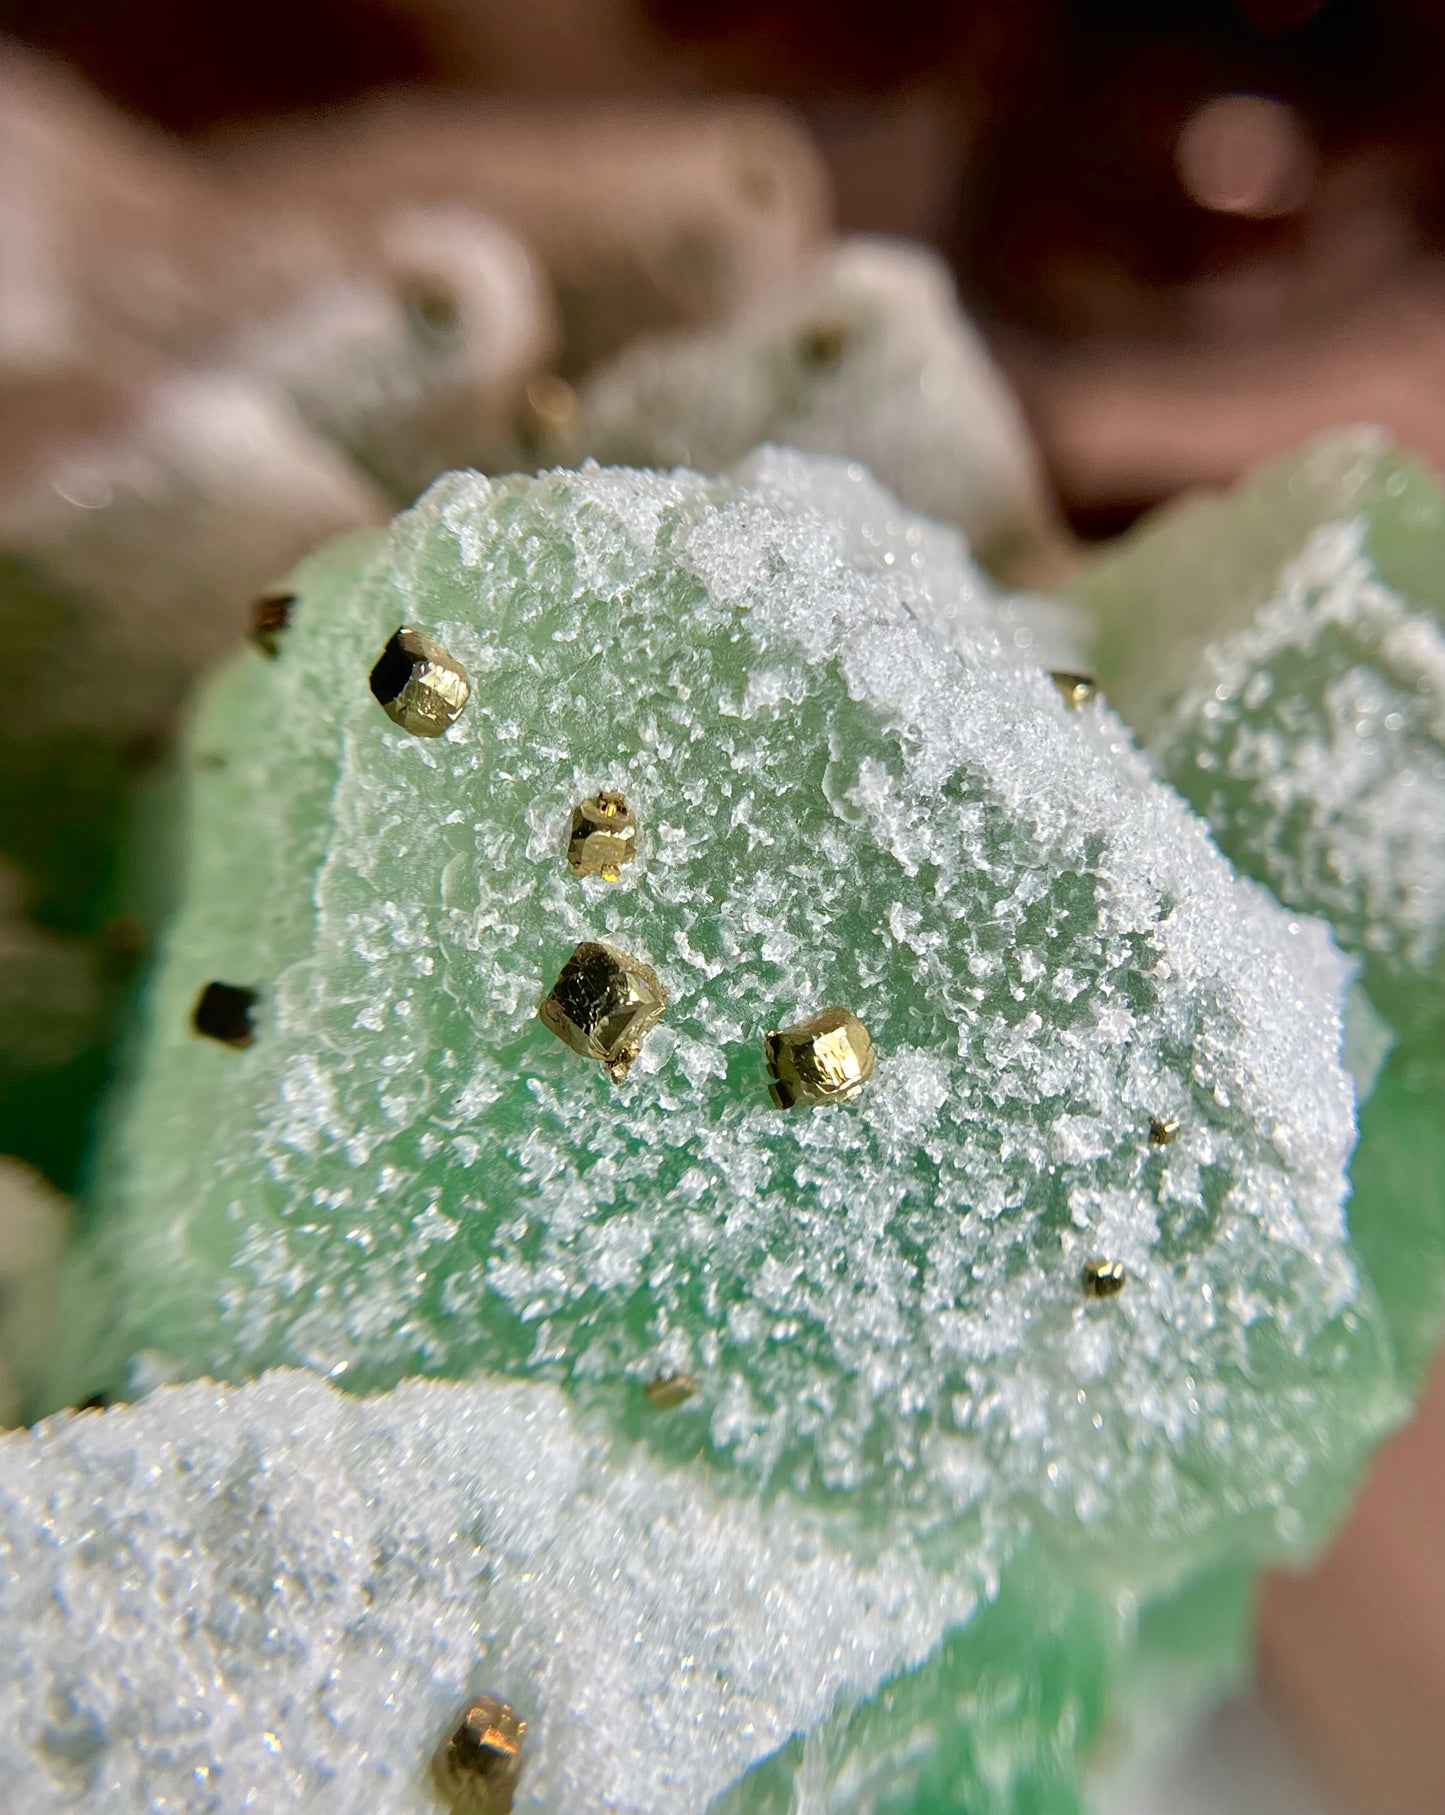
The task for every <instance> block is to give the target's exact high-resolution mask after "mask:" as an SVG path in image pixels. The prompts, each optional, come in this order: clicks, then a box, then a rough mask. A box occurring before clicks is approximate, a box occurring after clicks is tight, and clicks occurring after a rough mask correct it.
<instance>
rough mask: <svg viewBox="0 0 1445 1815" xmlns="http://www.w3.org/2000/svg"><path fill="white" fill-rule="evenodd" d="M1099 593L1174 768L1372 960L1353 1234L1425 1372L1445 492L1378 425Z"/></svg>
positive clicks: (1287, 469) (1434, 1244) (1095, 591)
mask: <svg viewBox="0 0 1445 1815" xmlns="http://www.w3.org/2000/svg"><path fill="white" fill-rule="evenodd" d="M1077 590H1078V592H1079V595H1080V598H1081V599H1082V601H1083V602H1084V603H1085V604H1086V605H1087V606H1088V607H1089V608H1090V610H1091V612H1092V614H1093V617H1094V623H1095V645H1096V648H1095V653H1096V656H1097V661H1098V669H1099V673H1100V675H1101V677H1102V679H1103V681H1104V684H1105V687H1106V689H1107V691H1108V693H1109V696H1110V698H1111V699H1112V700H1113V701H1114V702H1115V704H1117V705H1118V706H1119V708H1120V710H1121V711H1123V712H1124V713H1125V714H1126V716H1128V717H1129V719H1130V722H1131V723H1132V724H1134V726H1135V727H1136V729H1138V731H1139V732H1140V733H1141V736H1142V738H1143V741H1144V743H1145V745H1146V748H1147V750H1148V753H1149V755H1150V757H1151V758H1152V759H1153V761H1154V763H1155V764H1156V766H1157V767H1158V769H1159V771H1160V772H1161V773H1162V774H1163V775H1164V776H1165V778H1166V779H1167V780H1169V781H1171V782H1172V783H1173V784H1174V785H1175V786H1176V787H1177V788H1179V790H1180V791H1181V793H1183V794H1185V795H1186V796H1187V797H1188V798H1189V799H1190V800H1191V801H1193V803H1194V804H1195V805H1196V806H1197V807H1198V808H1199V810H1200V812H1202V813H1203V814H1204V815H1205V817H1206V818H1207V819H1208V820H1209V823H1210V826H1211V829H1212V830H1213V832H1214V834H1215V836H1216V837H1217V838H1218V840H1219V843H1220V844H1221V846H1222V847H1223V849H1224V851H1225V852H1226V854H1227V855H1228V856H1230V857H1231V858H1232V859H1233V860H1234V861H1235V862H1236V863H1237V864H1238V865H1239V867H1240V868H1241V869H1242V870H1244V871H1245V872H1246V873H1247V874H1249V875H1252V876H1255V877H1257V878H1258V879H1259V880H1260V881H1262V882H1264V883H1267V884H1268V885H1269V887H1270V888H1271V889H1272V890H1273V891H1274V892H1275V894H1276V895H1277V896H1278V897H1279V898H1280V899H1281V900H1282V901H1283V902H1285V903H1286V904H1287V905H1288V906H1290V907H1292V908H1295V909H1297V910H1299V911H1302V912H1306V913H1311V914H1317V915H1320V916H1322V917H1324V918H1325V919H1327V920H1328V921H1329V922H1330V924H1331V926H1332V928H1333V930H1334V933H1335V936H1336V938H1337V939H1338V941H1339V943H1340V945H1341V946H1342V947H1343V948H1344V950H1345V951H1346V952H1347V953H1349V954H1351V956H1352V957H1353V958H1354V960H1355V961H1356V962H1357V964H1358V965H1359V967H1360V987H1358V988H1357V989H1356V990H1355V991H1353V992H1352V1006H1351V1010H1350V1039H1349V1043H1348V1048H1347V1053H1348V1056H1349V1058H1350V1063H1351V1066H1352V1069H1353V1070H1354V1072H1355V1075H1356V1077H1357V1078H1358V1079H1359V1083H1360V1089H1361V1093H1362V1095H1363V1096H1365V1097H1367V1098H1368V1100H1367V1101H1366V1102H1365V1103H1364V1105H1363V1108H1362V1111H1361V1124H1360V1126H1361V1134H1360V1142H1359V1146H1358V1148H1357V1151H1356V1154H1355V1156H1354V1159H1353V1162H1352V1164H1351V1183H1352V1197H1351V1202H1350V1211H1349V1215H1350V1225H1351V1231H1352V1235H1353V1238H1354V1241H1355V1244H1356V1246H1357V1248H1358V1250H1359V1251H1360V1252H1361V1254H1362V1255H1363V1256H1364V1258H1365V1261H1366V1264H1367V1267H1368V1270H1369V1273H1370V1276H1371V1279H1372V1282H1373V1284H1374V1286H1375V1288H1376V1289H1377V1290H1378V1292H1379V1294H1380V1296H1381V1299H1382V1301H1383V1304H1384V1306H1385V1309H1386V1312H1387V1314H1388V1318H1389V1323H1390V1328H1391V1332H1392V1335H1393V1338H1394V1341H1395V1344H1396V1349H1397V1354H1398V1358H1399V1361H1400V1364H1401V1367H1402V1369H1403V1371H1404V1373H1405V1374H1406V1375H1407V1376H1409V1377H1417V1376H1418V1375H1419V1373H1420V1372H1421V1371H1422V1369H1423V1366H1424V1364H1425V1361H1426V1359H1427V1358H1428V1355H1429V1353H1430V1351H1431V1349H1432V1347H1433V1345H1434V1342H1435V1341H1436V1339H1437V1338H1438V1335H1439V1332H1440V1329H1441V1326H1442V1323H1445V1302H1442V1294H1441V1289H1440V1283H1439V1280H1440V1272H1439V1262H1440V1256H1441V1254H1442V1251H1445V1194H1442V1187H1441V1183H1440V1171H1439V1167H1438V1165H1437V1164H1436V1155H1437V1153H1438V1150H1439V1144H1440V1142H1439V1132H1438V1131H1439V1127H1440V1121H1441V1113H1442V1109H1445V1068H1442V1064H1441V1050H1442V1048H1441V1041H1442V1036H1445V495H1442V492H1441V489H1440V487H1439V484H1438V482H1437V481H1436V479H1435V478H1434V477H1433V476H1432V475H1431V474H1430V473H1429V472H1427V471H1426V470H1425V469H1424V468H1423V467H1422V466H1421V465H1420V464H1419V463H1418V462H1416V461H1414V460H1412V459H1411V458H1409V457H1408V456H1406V455H1404V454H1402V453H1400V452H1399V451H1398V450H1396V449H1394V448H1392V447H1391V446H1390V444H1389V443H1388V441H1386V439H1385V438H1384V437H1383V436H1381V435H1380V434H1378V433H1377V432H1375V431H1371V430H1356V431H1352V432H1350V433H1347V434H1341V435H1334V436H1327V437H1325V438H1323V439H1322V440H1320V441H1318V442H1315V443H1313V444H1311V445H1310V446H1308V447H1306V448H1305V449H1303V450H1301V451H1300V452H1298V453H1296V454H1293V455H1291V456H1289V457H1288V458H1287V459H1284V460H1282V461H1280V462H1278V463H1277V464H1276V465H1274V466H1272V467H1269V468H1266V469H1265V470H1264V471H1263V472H1261V473H1260V474H1258V475H1256V476H1255V477H1253V478H1252V479H1251V480H1249V481H1248V482H1247V483H1246V484H1244V485H1243V486H1241V487H1240V488H1239V489H1238V490H1237V491H1235V492H1233V493H1231V494H1229V495H1227V496H1225V497H1223V498H1219V499H1211V500H1206V501H1202V502H1197V503H1193V504H1189V505H1185V506H1180V507H1177V508H1176V509H1174V510H1171V511H1169V512H1166V513H1163V514H1161V516H1160V517H1159V518H1157V519H1155V520H1154V521H1152V522H1151V523H1149V524H1146V525H1145V526H1144V527H1143V528H1142V529H1141V530H1140V531H1139V532H1137V533H1136V534H1135V535H1134V536H1132V537H1130V538H1129V540H1128V541H1127V542H1125V543H1124V544H1123V546H1122V547H1121V548H1120V549H1118V550H1116V551H1114V552H1112V553H1111V554H1110V555H1109V556H1107V557H1106V558H1105V559H1104V560H1102V561H1100V562H1098V563H1096V564H1095V566H1094V567H1093V568H1091V569H1090V570H1088V571H1087V572H1086V573H1085V574H1084V575H1083V577H1082V578H1081V580H1080V582H1079V583H1078V588H1077ZM1392 1049H1393V1050H1392Z"/></svg>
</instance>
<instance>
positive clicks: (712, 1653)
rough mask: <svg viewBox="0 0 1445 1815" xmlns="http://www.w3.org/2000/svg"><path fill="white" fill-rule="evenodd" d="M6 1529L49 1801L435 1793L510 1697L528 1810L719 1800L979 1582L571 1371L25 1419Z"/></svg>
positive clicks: (28, 1717)
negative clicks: (753, 1491) (477, 1719)
mask: <svg viewBox="0 0 1445 1815" xmlns="http://www.w3.org/2000/svg"><path fill="white" fill-rule="evenodd" d="M0 1547H3V1550H4V1553H5V1556H6V1568H5V1571H4V1572H3V1576H0V1622H3V1625H4V1629H5V1631H6V1633H7V1635H8V1638H7V1644H6V1646H5V1652H4V1657H3V1659H0V1712H3V1718H0V1802H3V1804H4V1806H5V1807H6V1808H8V1809H15V1810H19V1809H22V1808H23V1809H24V1810H26V1811H27V1815H48V1812H52V1811H59V1810H71V1809H79V1808H84V1809H114V1810H127V1809H134V1810H139V1809H160V1808H165V1809H176V1810H185V1811H200V1810H205V1811H207V1815H243V1811H247V1810H253V1809H258V1808H264V1809H265V1810H267V1811H268V1815H284V1812H286V1811H293V1810H294V1811H297V1812H298V1815H299V1812H301V1811H304V1812H305V1815H355V1812H356V1811H358V1810H361V1809H365V1810H367V1811H369V1812H370V1815H435V1811H436V1809H437V1807H438V1803H437V1798H436V1792H435V1790H434V1789H433V1787H432V1783H431V1778H430V1766H431V1761H432V1758H433V1756H434V1754H435V1752H436V1749H437V1747H438V1745H439V1743H440V1742H441V1741H442V1739H443V1738H444V1737H445V1735H446V1734H447V1732H448V1731H449V1730H450V1728H451V1726H452V1725H453V1724H454V1723H455V1720H456V1716H457V1711H458V1709H459V1708H461V1707H463V1706H464V1705H465V1704H466V1702H467V1701H468V1699H469V1698H471V1697H473V1696H475V1695H476V1694H477V1693H478V1692H479V1691H482V1690H486V1691H488V1692H490V1693H494V1694H500V1695H503V1696H504V1697H505V1698H506V1700H507V1701H509V1702H510V1703H511V1704H512V1706H513V1707H514V1708H515V1709H516V1711H517V1713H518V1715H519V1716H521V1717H522V1718H523V1719H525V1720H526V1722H527V1737H526V1746H525V1763H524V1766H523V1770H522V1774H521V1778H520V1782H519V1785H518V1790H517V1795H516V1800H515V1804H514V1806H515V1807H516V1809H517V1810H519V1811H522V1810H543V1811H549V1812H551V1815H579V1812H580V1811H583V1810H596V1809H603V1808H606V1809H616V1810H618V1811H626V1812H630V1815H641V1812H642V1811H647V1812H649V1815H668V1812H674V1811H675V1812H676V1815H700V1811H702V1810H704V1809H705V1808H706V1807H707V1806H708V1804H709V1803H710V1802H711V1800H712V1799H713V1798H714V1797H715V1796H716V1795H717V1794H719V1793H720V1792H721V1791H723V1790H724V1789H726V1787H727V1786H728V1785H729V1784H730V1783H733V1782H734V1781H735V1780H737V1779H739V1778H741V1777H742V1776H743V1774H744V1773H745V1772H747V1771H748V1770H749V1768H750V1767H752V1766H754V1765H756V1764H759V1763H761V1762H762V1761H763V1760H765V1759H766V1758H767V1757H768V1755H769V1754H770V1753H772V1752H774V1751H775V1750H776V1749H777V1748H779V1747H780V1746H783V1745H784V1744H785V1742H787V1741H788V1740H789V1739H790V1737H791V1736H792V1734H793V1733H794V1732H796V1731H799V1730H803V1729H809V1728H812V1727H813V1726H815V1725H816V1724H818V1723H819V1722H820V1721H821V1720H822V1718H823V1716H824V1715H825V1714H826V1713H827V1712H828V1710H829V1708H830V1707H831V1706H832V1704H833V1703H834V1701H835V1700H836V1699H837V1698H838V1697H839V1696H840V1695H841V1696H844V1697H845V1699H846V1698H847V1697H854V1698H856V1697H857V1696H859V1695H867V1694H869V1693H871V1691H872V1690H873V1689H874V1688H876V1687H877V1685H878V1684H879V1683H880V1682H882V1681H883V1680H884V1679H885V1678H886V1677H887V1676H889V1675H890V1674H891V1673H893V1672H895V1671H897V1670H899V1669H900V1668H905V1667H907V1666H910V1665H915V1664H917V1663H919V1662H920V1661H921V1659H922V1658H923V1657H924V1656H925V1655H926V1654H927V1653H928V1652H929V1651H930V1650H931V1649H932V1647H933V1646H934V1645H935V1644H936V1642H937V1640H938V1639H939V1637H940V1635H941V1634H942V1632H943V1630H944V1629H945V1627H946V1626H947V1624H948V1623H949V1621H950V1620H951V1619H958V1618H960V1617H962V1616H964V1615H966V1614H967V1613H968V1612H969V1611H970V1609H971V1607H972V1602H973V1596H972V1592H971V1590H970V1589H969V1588H968V1587H967V1586H966V1584H963V1583H962V1582H960V1581H958V1580H954V1581H953V1582H952V1583H950V1582H948V1581H940V1580H939V1579H938V1578H937V1577H936V1576H935V1575H934V1574H932V1573H930V1572H929V1571H928V1570H926V1569H925V1568H924V1567H923V1566H922V1564H921V1562H920V1560H919V1558H918V1557H917V1556H916V1555H909V1554H907V1553H905V1552H902V1551H898V1552H895V1553H893V1554H891V1555H890V1556H888V1557H887V1558H885V1559H883V1560H881V1561H878V1562H868V1561H856V1560H853V1559H851V1558H850V1557H849V1556H847V1555H846V1554H844V1553H841V1552H840V1551H839V1550H838V1548H837V1547H836V1545H835V1544H834V1543H833V1541H832V1534H831V1533H830V1530H829V1526H828V1523H827V1521H826V1519H820V1518H819V1517H818V1516H816V1515H815V1514H813V1513H810V1512H809V1511H808V1510H807V1509H805V1508H800V1507H798V1506H796V1505H794V1504H792V1503H790V1502H788V1501H787V1500H786V1499H784V1500H782V1501H780V1502H778V1503H777V1504H775V1505H773V1506H772V1507H770V1508H767V1509H762V1508H759V1507H757V1506H755V1505H746V1504H740V1503H739V1502H737V1501H736V1500H730V1499H727V1498H725V1497H724V1496H722V1495H720V1494H718V1493H717V1492H715V1491H713V1490H711V1489H709V1488H708V1487H706V1486H705V1485H704V1484H703V1483H701V1482H700V1481H699V1480H698V1478H697V1476H696V1474H695V1473H694V1472H692V1471H680V1470H676V1469H671V1468H665V1467H661V1466H659V1465H658V1464H657V1463H656V1461H654V1460H653V1459H651V1458H650V1457H649V1456H648V1455H647V1454H646V1452H644V1451H640V1450H633V1451H631V1452H630V1453H622V1454H619V1453H617V1451H616V1448H615V1445H614V1444H613V1443H612V1441H611V1439H610V1437H609V1436H608V1434H607V1433H606V1432H605V1431H599V1430H597V1429H589V1428H588V1427H587V1426H586V1425H584V1424H583V1423H580V1422H579V1421H578V1419H577V1418H576V1416H575V1414H574V1413H573V1412H572V1411H571V1410H570V1409H569V1407H568V1405H567V1402H566V1400H565V1398H564V1396H563V1395H562V1394H561V1393H560V1392H559V1391H558V1389H557V1388H556V1387H553V1386H550V1385H547V1384H545V1383H530V1384H529V1383H522V1382H497V1381H486V1382H475V1383H466V1384H452V1383H440V1382H407V1383H404V1384H403V1385H401V1386H399V1387H397V1388H396V1389H395V1390H394V1391H393V1392H391V1393H389V1394H384V1395H381V1396H379V1397H377V1398H374V1399H370V1400H365V1401H357V1400H354V1399H351V1398H349V1397H347V1396H346V1395H344V1394H342V1393H339V1392H337V1391H335V1390H334V1389H332V1388H330V1387H328V1386H327V1385H326V1384H325V1383H324V1382H322V1381H320V1380H318V1379H316V1378H315V1377H314V1376H312V1375H309V1374H304V1373H294V1372H293V1373H278V1374H273V1375H270V1376H268V1377H267V1378H266V1379H264V1380H262V1381H260V1382H257V1383H255V1384H253V1385H251V1386H249V1387H246V1388H242V1389H238V1390H233V1391H227V1390H222V1389H218V1388H216V1387H214V1386H212V1385H211V1384H209V1383H208V1382H198V1383H196V1384H193V1385H190V1386H186V1387H179V1388H173V1389H164V1390H162V1391H160V1392H158V1393H156V1394H154V1395H152V1396H151V1398H150V1399H148V1400H147V1401H146V1402H145V1403H143V1404H141V1405H138V1406H133V1407H125V1408H118V1409H116V1410H113V1411H110V1412H106V1413H104V1414H99V1413H93V1412H91V1413H82V1414H80V1415H78V1416H72V1417H64V1418H61V1419H58V1420H56V1421H54V1423H52V1424H51V1425H50V1426H48V1427H45V1428H43V1429H42V1430H41V1431H39V1432H37V1433H30V1432H17V1433H14V1434H12V1435H10V1436H7V1437H5V1438H3V1439H0ZM1028 1738H1029V1743H1030V1745H1032V1743H1033V1735H1032V1734H1030V1735H1029V1736H1028ZM1064 1744H1065V1746H1067V1741H1066V1740H1065V1741H1064ZM774 1774H775V1776H776V1775H777V1774H778V1767H775V1770H774Z"/></svg>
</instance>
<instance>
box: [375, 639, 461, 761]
mask: <svg viewBox="0 0 1445 1815" xmlns="http://www.w3.org/2000/svg"><path fill="white" fill-rule="evenodd" d="M371 691H372V693H373V694H374V695H375V696H376V699H377V701H378V703H379V704H380V706H381V708H382V710H383V711H384V712H385V713H386V716H387V717H388V718H389V719H390V720H391V721H392V723H393V724H396V725H400V726H401V728H402V730H403V731H410V732H411V734H412V735H413V737H441V736H442V734H443V733H444V732H447V731H450V729H451V728H452V726H453V725H454V724H455V723H456V722H457V720H458V719H459V718H460V717H461V715H462V713H463V711H464V710H465V708H466V704H467V700H468V699H469V698H470V697H471V683H470V681H469V680H468V678H467V671H466V669H465V668H463V667H462V665H461V663H460V662H458V661H457V660H456V659H455V657H453V656H451V655H448V653H447V651H446V650H445V649H443V648H442V646H441V644H440V643H438V642H437V641H436V640H435V639H434V638H432V637H429V636H423V635H422V633H421V632H420V631H419V630H409V629H408V628H407V626H406V625H405V624H403V625H402V626H401V627H400V628H399V629H398V630H396V631H394V632H393V633H392V636H391V640H390V641H389V642H388V643H387V645H386V648H385V649H383V650H382V652H381V655H380V657H379V658H378V659H377V663H376V666H375V667H374V668H373V669H372V671H371Z"/></svg>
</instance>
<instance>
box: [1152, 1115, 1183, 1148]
mask: <svg viewBox="0 0 1445 1815" xmlns="http://www.w3.org/2000/svg"><path fill="white" fill-rule="evenodd" d="M1181 1129H1182V1124H1181V1123H1179V1122H1177V1121H1176V1120H1175V1119H1174V1117H1173V1116H1159V1115H1151V1116H1150V1118H1149V1145H1150V1146H1151V1147H1169V1146H1172V1145H1173V1143H1174V1142H1175V1141H1177V1140H1178V1139H1179V1136H1180V1133H1181Z"/></svg>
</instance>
